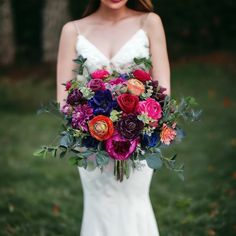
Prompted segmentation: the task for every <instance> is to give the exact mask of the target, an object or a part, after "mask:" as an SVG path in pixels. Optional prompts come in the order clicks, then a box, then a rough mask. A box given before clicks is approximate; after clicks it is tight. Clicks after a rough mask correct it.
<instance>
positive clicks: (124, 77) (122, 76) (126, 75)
mask: <svg viewBox="0 0 236 236" xmlns="http://www.w3.org/2000/svg"><path fill="white" fill-rule="evenodd" d="M120 77H121V78H122V79H125V80H127V79H128V78H129V75H128V74H126V73H123V74H120Z"/></svg>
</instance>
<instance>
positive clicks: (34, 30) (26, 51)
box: [11, 0, 44, 64]
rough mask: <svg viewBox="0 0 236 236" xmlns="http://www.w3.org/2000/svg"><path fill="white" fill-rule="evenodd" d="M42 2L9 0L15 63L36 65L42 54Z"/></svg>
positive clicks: (42, 0)
mask: <svg viewBox="0 0 236 236" xmlns="http://www.w3.org/2000/svg"><path fill="white" fill-rule="evenodd" d="M43 3H44V0H24V2H23V1H19V0H11V4H12V11H13V17H14V26H15V27H14V29H15V42H16V49H17V50H16V61H17V63H21V64H22V63H29V64H32V63H38V62H40V61H41V53H42V46H41V45H42V43H41V41H42V39H41V30H42V18H41V16H42V7H43Z"/></svg>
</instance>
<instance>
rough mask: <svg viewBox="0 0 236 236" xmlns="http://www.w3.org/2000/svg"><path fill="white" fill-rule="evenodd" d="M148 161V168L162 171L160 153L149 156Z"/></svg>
mask: <svg viewBox="0 0 236 236" xmlns="http://www.w3.org/2000/svg"><path fill="white" fill-rule="evenodd" d="M146 161H147V164H148V166H149V167H150V168H152V169H160V168H161V167H162V160H161V158H160V156H159V154H158V153H152V154H148V155H147V156H146Z"/></svg>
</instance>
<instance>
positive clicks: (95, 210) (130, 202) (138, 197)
mask: <svg viewBox="0 0 236 236" xmlns="http://www.w3.org/2000/svg"><path fill="white" fill-rule="evenodd" d="M76 50H77V53H78V55H79V54H81V55H82V56H83V57H85V58H87V61H86V63H87V67H88V69H89V72H93V71H94V70H96V69H98V68H101V67H102V66H106V68H107V70H110V71H111V70H112V68H115V69H116V70H117V71H119V72H121V73H122V72H125V70H126V69H127V68H126V66H127V65H128V64H129V63H131V62H132V61H133V58H134V57H148V56H149V53H150V51H149V39H148V35H147V33H146V32H145V31H144V30H143V29H142V28H140V29H139V30H137V31H136V33H135V34H134V35H133V36H132V37H131V38H130V39H129V40H128V41H127V42H126V43H125V44H124V45H123V46H122V47H121V49H120V50H119V51H118V52H117V53H116V54H115V56H114V57H113V58H112V59H108V58H107V57H106V56H105V55H104V54H103V53H102V52H101V51H100V50H99V49H98V48H97V47H96V46H95V45H94V44H92V43H91V42H90V41H89V40H88V39H87V38H86V37H85V36H83V35H82V34H80V33H79V34H78V40H77V43H76ZM141 163H142V164H143V167H142V168H141V169H140V170H136V169H135V170H133V169H132V168H131V173H130V177H129V179H126V177H124V180H123V182H119V181H117V180H116V179H115V177H114V174H113V165H114V161H113V160H111V161H110V163H109V164H108V166H106V168H105V169H104V171H103V173H101V171H100V170H99V169H98V168H97V169H95V170H93V171H88V170H85V169H84V168H82V167H78V170H79V173H80V178H81V182H82V187H83V193H84V211H83V220H82V226H81V232H80V236H158V235H159V232H158V226H157V222H156V219H155V215H154V212H153V208H152V205H151V202H150V198H149V187H150V182H151V179H152V175H153V170H152V169H151V168H149V167H148V166H147V164H146V161H142V162H141Z"/></svg>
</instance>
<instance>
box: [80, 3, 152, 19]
mask: <svg viewBox="0 0 236 236" xmlns="http://www.w3.org/2000/svg"><path fill="white" fill-rule="evenodd" d="M126 5H127V7H129V8H131V9H133V10H137V11H143V12H151V11H154V8H153V4H152V1H151V0H128V2H127V4H126ZM99 6H100V0H89V2H88V5H87V7H86V8H85V11H84V13H83V15H82V17H85V16H88V15H90V14H92V13H94V12H95V11H96V10H97V9H98V8H99Z"/></svg>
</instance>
